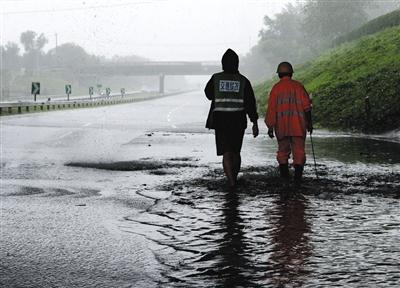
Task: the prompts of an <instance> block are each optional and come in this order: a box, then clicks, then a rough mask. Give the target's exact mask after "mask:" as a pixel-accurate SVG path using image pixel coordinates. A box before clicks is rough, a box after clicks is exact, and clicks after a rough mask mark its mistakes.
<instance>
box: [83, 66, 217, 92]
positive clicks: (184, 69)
mask: <svg viewBox="0 0 400 288" xmlns="http://www.w3.org/2000/svg"><path fill="white" fill-rule="evenodd" d="M218 71H221V64H220V63H219V62H186V61H159V62H157V61H148V62H135V63H121V64H103V65H95V66H85V67H82V68H79V69H78V70H77V71H76V73H77V74H79V75H82V76H84V75H88V76H89V75H90V76H92V75H93V76H115V75H126V76H153V75H154V76H159V81H160V85H159V87H160V93H163V92H164V81H165V76H166V75H211V74H213V73H215V72H218Z"/></svg>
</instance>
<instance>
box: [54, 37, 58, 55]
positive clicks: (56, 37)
mask: <svg viewBox="0 0 400 288" xmlns="http://www.w3.org/2000/svg"><path fill="white" fill-rule="evenodd" d="M54 35H55V36H56V54H57V47H58V35H57V33H55V34H54Z"/></svg>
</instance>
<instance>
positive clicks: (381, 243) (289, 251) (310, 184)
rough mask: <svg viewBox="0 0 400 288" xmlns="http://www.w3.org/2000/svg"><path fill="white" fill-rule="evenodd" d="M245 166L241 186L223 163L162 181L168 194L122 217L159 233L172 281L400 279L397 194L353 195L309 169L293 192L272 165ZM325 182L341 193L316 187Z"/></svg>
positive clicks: (250, 283) (132, 228)
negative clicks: (227, 181)
mask: <svg viewBox="0 0 400 288" xmlns="http://www.w3.org/2000/svg"><path fill="white" fill-rule="evenodd" d="M244 171H245V174H244V176H243V177H242V179H241V184H240V186H239V189H238V191H237V192H236V193H232V192H226V191H225V189H224V181H223V180H221V179H222V177H221V176H222V175H221V171H214V172H215V173H209V174H208V175H205V177H204V178H200V179H194V180H191V181H190V183H188V182H187V181H186V182H174V183H172V184H169V185H166V186H164V187H159V188H163V189H164V190H168V191H170V192H171V195H170V196H169V197H168V198H163V199H161V200H160V199H157V200H156V204H155V205H154V206H152V207H151V208H150V209H148V210H147V211H145V212H143V213H141V214H140V215H134V216H128V217H126V218H125V221H124V223H123V227H122V228H121V229H123V230H124V231H126V232H129V233H141V234H142V235H143V236H145V237H146V238H147V239H149V240H151V241H152V242H153V243H155V246H154V249H153V251H154V253H155V255H156V257H157V259H158V260H159V261H160V262H161V263H162V264H164V266H165V271H164V275H165V282H166V283H168V285H169V286H176V287H192V286H196V287H215V286H217V287H237V286H239V287H240V286H242V287H257V286H271V287H280V286H281V287H287V286H288V287H299V286H307V285H309V286H314V287H315V286H327V287H331V286H335V285H337V286H351V285H359V284H360V285H366V284H368V285H369V286H378V285H379V286H390V285H393V284H396V283H397V282H398V281H399V280H400V272H399V271H400V269H399V264H398V259H399V258H400V248H399V245H398V239H399V235H400V230H399V225H398V223H400V216H399V213H398V211H399V201H398V200H397V199H395V198H392V197H380V196H377V195H375V194H373V195H370V194H365V193H364V194H362V193H360V192H362V187H361V186H360V187H358V186H357V185H359V184H356V185H355V186H354V187H356V188H354V189H355V191H358V192H357V194H350V195H347V194H345V193H343V192H341V193H340V189H342V188H343V187H347V186H346V185H349V184H348V182H340V181H339V180H332V179H328V178H326V179H320V180H318V181H319V182H318V181H317V180H316V179H313V178H310V176H309V175H306V180H305V181H306V183H305V185H304V188H302V189H300V190H299V191H300V192H301V193H300V194H294V195H292V194H289V193H288V192H289V191H291V192H294V190H291V188H287V187H286V186H282V185H281V183H280V180H279V179H278V178H277V177H276V171H275V169H272V168H271V167H263V168H259V167H258V168H257V169H244ZM328 174H329V173H328ZM318 185H319V186H318ZM357 187H358V188H357ZM322 188H324V189H322ZM163 189H160V190H163ZM321 190H324V191H326V190H327V191H330V192H331V193H332V195H334V196H333V197H331V198H321V197H315V196H317V195H320V194H321V192H320V191H321ZM368 191H369V190H368ZM354 193H356V192H354ZM360 199H362V201H359V200H360ZM139 231H140V232H139Z"/></svg>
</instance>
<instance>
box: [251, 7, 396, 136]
mask: <svg viewBox="0 0 400 288" xmlns="http://www.w3.org/2000/svg"><path fill="white" fill-rule="evenodd" d="M399 14H400V13H399ZM373 21H374V20H373ZM367 25H368V24H367ZM391 26H393V25H391ZM374 27H375V26H374ZM382 28H383V27H382ZM364 30H365V28H364ZM366 34H368V33H364V35H366ZM361 35H362V34H361ZM361 35H360V36H361ZM293 78H294V79H296V80H299V81H301V82H302V83H303V84H304V85H305V87H306V89H307V90H308V91H309V93H312V95H313V107H314V109H313V115H314V121H315V122H316V123H317V125H319V126H321V127H324V128H330V129H342V130H351V131H365V132H372V133H377V132H384V131H388V130H392V129H396V128H399V127H400V26H396V27H392V28H387V29H384V30H383V31H380V32H377V33H375V34H372V35H367V36H364V37H362V38H360V39H358V40H355V41H353V42H349V43H344V44H341V45H340V46H338V47H336V48H333V49H331V50H329V51H327V52H326V53H324V54H323V55H321V56H320V57H318V58H316V59H314V60H313V61H310V62H309V63H306V64H304V65H302V66H300V67H295V75H294V77H293ZM276 81H277V78H275V79H271V80H268V81H266V82H264V83H262V84H260V85H258V86H257V87H256V88H255V92H256V97H257V101H258V110H259V113H260V114H261V115H264V114H265V108H266V105H265V103H266V100H267V95H268V93H269V91H270V89H271V87H272V85H273V84H274V83H275V82H276ZM366 96H368V97H369V102H370V106H371V109H370V111H369V112H367V111H368V109H366V102H365V97H366Z"/></svg>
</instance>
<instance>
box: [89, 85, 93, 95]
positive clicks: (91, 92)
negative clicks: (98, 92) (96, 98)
mask: <svg viewBox="0 0 400 288" xmlns="http://www.w3.org/2000/svg"><path fill="white" fill-rule="evenodd" d="M93 91H94V89H93V87H89V95H90V96H92V95H93Z"/></svg>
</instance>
